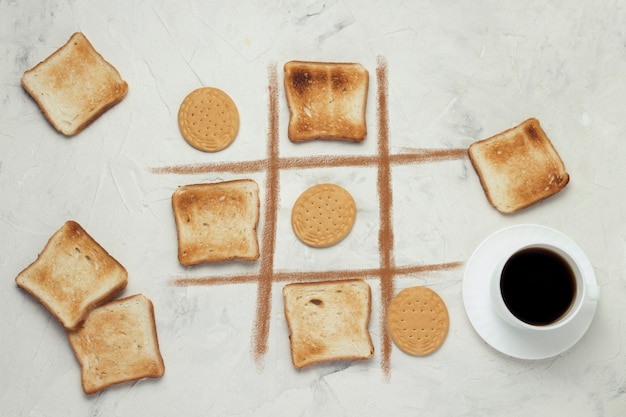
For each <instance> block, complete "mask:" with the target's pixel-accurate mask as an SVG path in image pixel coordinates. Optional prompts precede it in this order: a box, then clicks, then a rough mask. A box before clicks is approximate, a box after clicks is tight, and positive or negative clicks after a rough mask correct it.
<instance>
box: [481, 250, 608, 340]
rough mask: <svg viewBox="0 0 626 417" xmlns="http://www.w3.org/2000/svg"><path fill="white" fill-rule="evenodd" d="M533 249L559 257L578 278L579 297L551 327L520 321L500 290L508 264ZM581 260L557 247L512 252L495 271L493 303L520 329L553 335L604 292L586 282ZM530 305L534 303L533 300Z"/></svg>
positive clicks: (504, 317)
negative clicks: (512, 259)
mask: <svg viewBox="0 0 626 417" xmlns="http://www.w3.org/2000/svg"><path fill="white" fill-rule="evenodd" d="M531 248H538V249H544V250H547V251H551V252H554V253H556V254H557V255H559V256H560V257H561V258H562V259H563V260H564V261H565V262H566V263H567V264H568V265H569V267H570V268H571V271H572V273H573V275H574V276H573V278H574V282H575V293H574V296H573V300H572V302H571V304H570V306H569V308H568V309H567V311H566V312H565V313H564V314H562V315H561V316H560V317H559V318H557V319H556V320H555V321H552V322H550V323H548V324H541V325H538V324H529V323H527V322H525V321H522V320H521V319H519V318H518V317H516V316H515V315H514V314H513V313H512V312H511V311H510V310H509V308H508V307H507V305H506V303H505V301H504V297H503V295H502V291H501V287H500V282H501V279H502V271H503V269H504V267H505V265H506V264H507V261H508V260H509V259H510V258H511V257H512V256H513V255H515V254H517V253H518V252H520V251H522V250H525V249H531ZM580 256H581V254H579V253H575V252H574V253H570V252H568V251H567V250H565V249H563V248H560V247H557V246H555V245H554V244H547V243H533V244H528V245H525V246H523V247H519V248H514V249H512V250H511V251H509V252H508V253H507V254H506V255H505V256H504V257H503V258H502V259H501V260H500V262H499V263H498V266H497V267H496V268H495V270H494V273H493V276H492V279H491V284H490V292H491V300H492V304H493V306H494V308H495V310H496V312H497V313H498V314H499V315H500V317H501V318H502V319H503V320H504V321H506V322H507V323H509V324H511V325H513V326H515V327H518V328H524V329H528V330H533V331H550V330H555V329H558V328H561V327H563V326H565V325H566V324H568V323H569V322H571V321H572V320H573V319H574V318H575V317H576V316H577V315H578V314H579V313H580V311H581V307H582V306H583V304H584V303H585V301H587V300H597V299H598V298H599V297H600V288H599V287H598V286H597V285H596V284H595V283H590V282H587V280H586V279H585V276H584V274H583V270H582V268H581V267H580V261H579V259H577V258H578V257H580ZM528 302H532V301H531V300H529V301H528Z"/></svg>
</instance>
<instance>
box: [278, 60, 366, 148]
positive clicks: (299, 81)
mask: <svg viewBox="0 0 626 417" xmlns="http://www.w3.org/2000/svg"><path fill="white" fill-rule="evenodd" d="M284 71H285V80H284V84H285V94H286V96H287V104H288V107H289V112H290V117H289V127H288V136H289V139H291V141H293V142H302V141H307V140H312V139H333V140H346V141H354V142H360V141H362V140H363V139H364V138H365V136H366V135H367V126H366V122H365V109H366V103H367V91H368V83H369V78H368V77H369V73H368V72H367V70H366V69H365V68H364V67H363V66H362V65H361V64H357V63H330V62H306V61H290V62H287V63H286V64H285V65H284Z"/></svg>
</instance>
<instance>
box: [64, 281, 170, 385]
mask: <svg viewBox="0 0 626 417" xmlns="http://www.w3.org/2000/svg"><path fill="white" fill-rule="evenodd" d="M67 336H68V339H69V341H70V344H71V346H72V349H73V350H74V354H75V355H76V358H77V359H78V362H79V363H80V366H81V381H82V386H83V391H85V393H86V394H93V393H95V392H98V391H100V390H102V389H105V388H107V387H109V386H111V385H113V384H119V383H122V382H127V381H134V380H137V379H141V378H146V377H151V378H156V377H160V376H162V375H163V374H164V373H165V365H164V364H163V358H162V357H161V352H160V350H159V341H158V338H157V332H156V325H155V321H154V308H153V306H152V302H151V301H150V300H149V299H148V298H146V297H145V296H143V295H141V294H137V295H133V296H130V297H126V298H123V299H120V300H115V301H111V302H110V303H107V304H105V305H102V306H100V307H98V308H96V309H94V310H92V311H91V312H90V313H89V315H88V316H87V319H86V320H85V322H84V323H83V325H82V326H81V327H80V328H79V329H77V330H73V331H68V333H67Z"/></svg>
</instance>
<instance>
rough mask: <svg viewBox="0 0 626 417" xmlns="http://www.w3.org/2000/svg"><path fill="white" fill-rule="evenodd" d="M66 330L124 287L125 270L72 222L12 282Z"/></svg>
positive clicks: (57, 233) (66, 224) (63, 227)
mask: <svg viewBox="0 0 626 417" xmlns="http://www.w3.org/2000/svg"><path fill="white" fill-rule="evenodd" d="M15 281H16V283H17V285H18V286H19V287H21V288H23V289H24V290H26V291H28V292H29V293H31V294H32V295H33V296H34V297H35V298H37V299H38V300H39V301H40V302H41V303H42V304H43V305H44V306H46V307H47V308H48V310H50V312H51V313H52V314H53V315H54V316H55V317H56V318H57V319H58V320H59V321H60V322H61V323H62V324H63V326H65V327H66V328H67V329H75V328H77V327H78V326H79V325H80V323H81V322H82V321H83V320H84V319H85V318H86V317H87V314H88V313H89V311H90V310H91V309H93V308H94V307H96V306H98V305H100V304H102V303H105V302H107V301H109V300H110V299H112V298H113V297H114V296H115V295H116V294H117V293H119V292H120V291H121V290H122V289H124V288H125V287H126V284H127V282H128V273H127V272H126V269H125V268H124V267H123V266H122V265H121V264H120V263H119V262H117V261H116V260H115V259H114V258H113V257H112V256H111V255H109V254H108V253H107V251H106V250H104V249H103V248H102V247H101V246H100V245H99V244H98V243H97V242H96V241H95V240H94V239H93V238H92V237H91V236H89V235H88V234H87V232H85V230H84V229H83V228H82V227H81V226H80V225H79V224H78V223H76V222H75V221H72V220H70V221H67V222H66V223H65V224H64V225H63V226H62V227H61V228H60V229H59V230H58V231H57V232H55V233H54V234H53V235H52V237H51V238H50V239H49V240H48V243H47V244H46V246H45V247H44V249H43V251H42V252H41V253H40V254H39V256H38V257H37V259H36V260H35V261H34V262H33V263H32V264H30V265H29V266H28V267H27V268H26V269H24V270H23V271H22V272H20V273H19V274H18V276H17V277H16V278H15Z"/></svg>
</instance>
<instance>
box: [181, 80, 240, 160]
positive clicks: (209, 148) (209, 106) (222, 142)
mask: <svg viewBox="0 0 626 417" xmlns="http://www.w3.org/2000/svg"><path fill="white" fill-rule="evenodd" d="M178 127H179V128H180V132H181V134H182V135H183V137H184V138H185V140H186V141H187V143H189V144H190V145H191V146H193V147H194V148H196V149H199V150H201V151H204V152H217V151H221V150H222V149H225V148H226V147H228V146H229V145H230V144H231V143H232V142H233V141H234V140H235V137H237V133H238V132H239V111H238V110H237V106H236V105H235V103H234V101H233V100H232V99H231V98H230V96H229V95H228V94H226V93H225V92H223V91H222V90H220V89H217V88H213V87H202V88H198V89H196V90H194V91H192V92H191V93H189V94H188V95H187V97H185V99H184V100H183V102H182V104H181V105H180V109H179V110H178Z"/></svg>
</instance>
